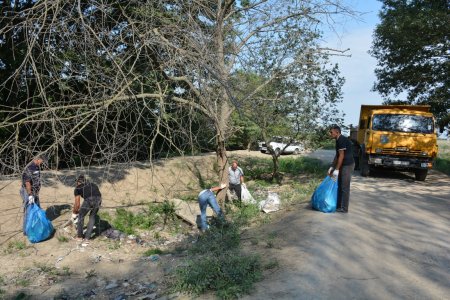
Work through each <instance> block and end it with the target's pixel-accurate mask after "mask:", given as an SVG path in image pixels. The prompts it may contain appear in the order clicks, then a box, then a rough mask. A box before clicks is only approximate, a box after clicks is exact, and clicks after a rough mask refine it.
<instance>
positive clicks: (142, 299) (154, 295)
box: [136, 293, 158, 300]
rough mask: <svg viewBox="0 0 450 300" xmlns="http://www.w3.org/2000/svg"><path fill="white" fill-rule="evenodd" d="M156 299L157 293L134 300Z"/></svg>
mask: <svg viewBox="0 0 450 300" xmlns="http://www.w3.org/2000/svg"><path fill="white" fill-rule="evenodd" d="M156 297H158V294H157V293H151V294H147V295H143V296H140V297H138V298H136V300H154V299H156Z"/></svg>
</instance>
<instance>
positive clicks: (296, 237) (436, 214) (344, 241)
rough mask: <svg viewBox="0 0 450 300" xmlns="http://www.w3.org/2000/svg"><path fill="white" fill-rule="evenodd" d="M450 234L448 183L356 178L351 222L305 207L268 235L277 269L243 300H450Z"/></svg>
mask: <svg viewBox="0 0 450 300" xmlns="http://www.w3.org/2000/svg"><path fill="white" fill-rule="evenodd" d="M314 155H315V157H319V158H324V159H325V160H328V161H330V160H329V159H330V156H332V155H333V152H332V151H329V152H327V151H321V152H318V153H315V154H314ZM449 228H450V177H449V176H446V175H444V174H442V173H438V172H434V171H432V172H431V174H430V175H429V177H428V178H427V180H426V181H425V182H416V181H414V180H413V177H411V176H408V175H406V174H402V173H397V172H394V173H390V174H387V175H386V174H378V175H376V176H375V177H368V178H364V177H361V176H359V174H358V173H357V172H355V174H354V177H353V181H352V188H351V200H350V213H349V214H342V213H334V214H324V213H320V212H316V211H312V210H311V209H310V208H308V207H304V208H301V209H300V210H299V211H298V210H296V211H293V212H290V213H289V214H288V215H286V216H285V217H283V218H282V219H280V220H279V221H278V222H276V223H275V224H271V225H270V227H269V228H266V230H267V231H268V232H271V233H272V235H273V236H276V237H277V238H276V241H275V242H274V244H275V245H276V246H277V247H276V248H278V249H276V248H275V249H273V251H272V252H271V255H273V256H274V257H276V259H277V260H278V261H279V267H278V268H277V270H276V271H275V272H274V273H273V274H272V275H270V276H268V278H266V279H265V280H264V281H262V282H260V283H258V285H257V288H256V291H255V292H254V293H253V294H252V295H250V296H246V297H244V299H449V297H450V296H449V295H450V230H449ZM267 231H266V232H267Z"/></svg>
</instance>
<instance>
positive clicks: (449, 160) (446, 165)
mask: <svg viewBox="0 0 450 300" xmlns="http://www.w3.org/2000/svg"><path fill="white" fill-rule="evenodd" d="M438 145H439V152H438V157H437V158H436V162H435V164H434V168H435V169H436V170H439V171H441V172H442V173H445V174H447V175H450V141H445V140H439V141H438Z"/></svg>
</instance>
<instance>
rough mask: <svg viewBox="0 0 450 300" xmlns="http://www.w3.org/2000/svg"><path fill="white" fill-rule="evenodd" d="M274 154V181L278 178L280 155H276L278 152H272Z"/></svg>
mask: <svg viewBox="0 0 450 300" xmlns="http://www.w3.org/2000/svg"><path fill="white" fill-rule="evenodd" d="M271 154H272V162H273V169H272V181H273V180H274V179H277V178H278V176H277V175H278V155H276V153H271Z"/></svg>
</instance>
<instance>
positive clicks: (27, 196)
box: [20, 155, 47, 235]
mask: <svg viewBox="0 0 450 300" xmlns="http://www.w3.org/2000/svg"><path fill="white" fill-rule="evenodd" d="M42 164H47V157H46V156H44V155H39V156H36V157H35V158H34V159H33V160H32V161H31V162H30V163H28V165H27V166H26V167H25V169H24V171H23V172H22V187H21V188H20V196H21V197H22V203H23V213H24V214H23V226H22V231H23V234H24V235H26V232H25V226H26V221H27V220H26V216H27V210H28V207H29V206H30V205H31V204H36V205H37V206H39V207H41V203H40V200H39V191H40V190H41V165H42Z"/></svg>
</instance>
